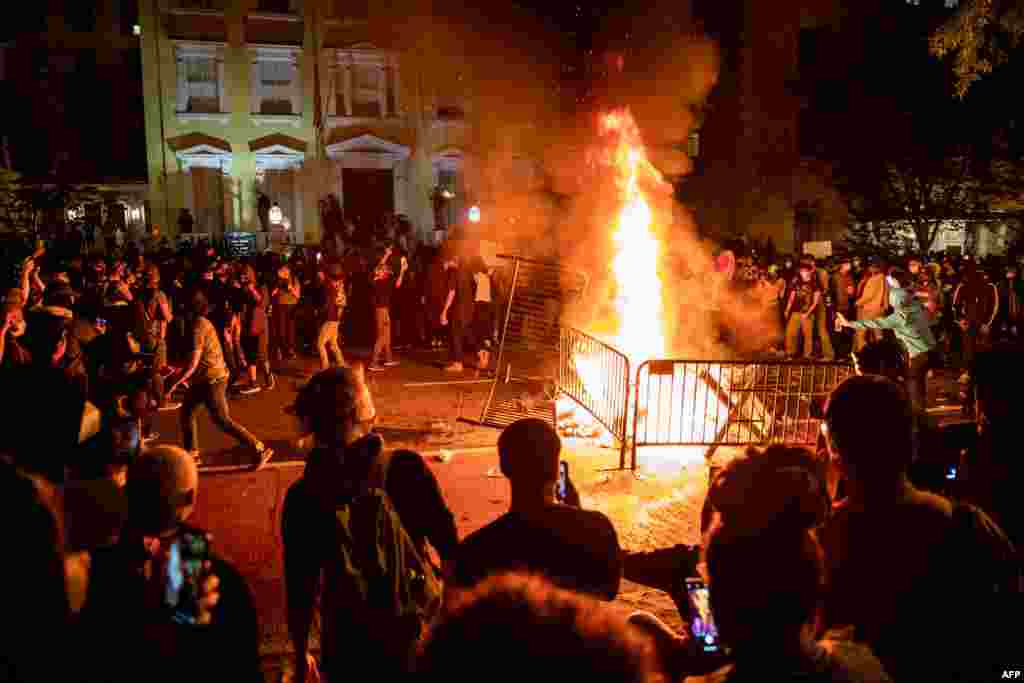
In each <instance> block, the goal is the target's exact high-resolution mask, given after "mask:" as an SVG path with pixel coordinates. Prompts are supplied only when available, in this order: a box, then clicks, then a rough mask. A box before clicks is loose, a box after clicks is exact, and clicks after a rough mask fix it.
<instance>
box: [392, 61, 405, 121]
mask: <svg viewBox="0 0 1024 683" xmlns="http://www.w3.org/2000/svg"><path fill="white" fill-rule="evenodd" d="M391 92H393V93H394V96H393V100H394V103H395V111H394V112H392V113H393V114H394V115H395V116H399V115H400V114H401V113H402V100H401V99H400V97H401V95H400V93H401V92H402V82H401V79H400V78H399V73H398V64H397V62H396V63H395V64H392V65H391Z"/></svg>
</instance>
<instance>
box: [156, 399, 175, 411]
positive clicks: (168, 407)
mask: <svg viewBox="0 0 1024 683" xmlns="http://www.w3.org/2000/svg"><path fill="white" fill-rule="evenodd" d="M178 408H181V404H180V403H179V402H177V401H165V402H164V404H163V405H162V406H160V407H159V408H157V410H159V411H160V412H161V413H166V412H170V411H172V410H177V409H178Z"/></svg>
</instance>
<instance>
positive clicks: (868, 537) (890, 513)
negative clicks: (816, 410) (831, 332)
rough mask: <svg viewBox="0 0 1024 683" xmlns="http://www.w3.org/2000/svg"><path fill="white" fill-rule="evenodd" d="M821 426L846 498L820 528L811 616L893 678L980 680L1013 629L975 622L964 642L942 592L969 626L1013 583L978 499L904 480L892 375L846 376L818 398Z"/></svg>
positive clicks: (907, 434) (903, 399)
mask: <svg viewBox="0 0 1024 683" xmlns="http://www.w3.org/2000/svg"><path fill="white" fill-rule="evenodd" d="M865 419H868V420H869V421H870V428H866V427H865ZM825 424H826V426H827V435H828V449H829V453H830V455H831V457H832V458H833V459H834V460H835V462H836V464H837V465H838V468H839V470H840V472H841V474H842V476H843V480H844V481H843V483H844V485H845V488H846V491H847V497H846V498H845V499H844V500H843V501H841V502H839V503H837V504H836V505H835V506H834V508H833V512H832V514H831V516H830V517H829V518H828V520H827V521H826V523H825V526H824V528H823V530H822V532H821V540H822V546H823V547H824V549H825V558H826V560H827V563H828V576H829V577H830V579H829V583H828V590H827V594H826V595H825V612H824V621H823V623H824V624H825V625H827V626H836V627H841V626H847V625H852V626H853V627H854V630H855V638H856V640H857V641H858V642H863V643H867V644H868V645H869V646H870V647H871V649H872V650H873V651H874V653H875V654H876V655H877V656H878V658H879V659H880V660H881V661H882V663H883V665H884V666H885V669H886V671H888V672H889V673H890V674H891V675H892V677H893V678H894V679H895V680H902V679H905V678H914V679H921V680H923V679H924V678H933V679H942V680H984V678H986V677H988V676H989V673H988V672H989V667H990V666H991V664H992V663H994V662H997V661H1006V660H1005V657H1006V656H1007V655H1008V654H1009V653H1010V652H1013V651H1014V650H1013V649H1012V648H1015V647H1016V645H1011V644H1010V643H1006V642H1004V641H1005V640H1006V639H1012V638H1015V637H1016V636H1015V635H1012V636H1011V635H1010V633H1009V632H1005V631H1004V630H1001V629H998V628H996V629H987V630H986V635H985V638H982V639H977V640H975V641H974V642H973V643H972V645H971V647H969V648H964V647H963V634H962V632H961V629H959V628H950V626H949V618H950V616H949V614H950V613H949V605H950V603H949V599H950V597H951V591H953V592H952V596H953V597H954V599H955V601H956V602H955V604H963V605H966V606H967V607H965V609H969V611H970V613H971V615H972V618H973V619H974V620H976V621H977V623H984V624H999V623H1005V620H1007V619H1010V618H1012V617H1011V612H1012V610H1014V609H1015V605H1014V603H1013V602H1012V601H1011V600H1010V599H1011V598H1012V597H1013V596H1014V595H1016V594H1018V593H1019V592H1020V590H1021V586H1020V581H1021V576H1020V564H1019V558H1018V557H1016V554H1015V552H1014V550H1013V547H1012V546H1011V545H1010V543H1009V542H1008V541H1007V539H1006V536H1005V535H1004V534H1003V532H1002V531H1001V530H1000V529H999V528H998V527H997V526H996V525H995V523H994V522H992V520H991V519H990V518H989V517H988V516H987V515H986V514H985V513H984V512H982V511H981V510H979V509H978V508H976V507H974V506H970V505H963V504H957V503H953V502H952V501H950V500H948V499H946V498H943V497H941V496H938V495H936V494H933V493H927V492H925V491H921V490H919V489H917V488H916V487H915V486H914V485H912V484H911V483H910V481H909V478H908V476H907V470H908V467H909V465H910V462H911V453H912V449H913V441H914V439H913V428H914V411H913V408H912V405H911V403H910V400H909V399H908V397H907V394H906V392H905V391H904V389H903V388H902V387H900V386H899V385H898V384H895V383H894V382H892V381H891V380H888V379H885V378H882V377H878V376H863V377H853V378H850V379H847V380H846V381H844V382H843V383H842V384H840V385H839V386H838V387H837V388H836V389H835V390H834V391H833V392H832V395H831V396H830V398H829V401H828V406H827V408H826V413H825ZM1005 647H1009V648H1011V649H1004V648H1005ZM958 677H959V678H958Z"/></svg>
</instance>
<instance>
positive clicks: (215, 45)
mask: <svg viewBox="0 0 1024 683" xmlns="http://www.w3.org/2000/svg"><path fill="white" fill-rule="evenodd" d="M171 42H172V44H173V45H174V49H175V50H176V51H177V57H178V58H179V59H181V58H183V57H206V58H209V59H221V58H223V53H224V49H225V48H226V47H227V46H228V44H227V43H224V42H220V41H203V42H196V41H194V40H173V41H171Z"/></svg>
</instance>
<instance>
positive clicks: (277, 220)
mask: <svg viewBox="0 0 1024 683" xmlns="http://www.w3.org/2000/svg"><path fill="white" fill-rule="evenodd" d="M283 218H284V213H283V212H282V211H281V207H280V206H278V205H277V204H274V205H273V206H272V207H270V223H271V224H272V225H281V220H282V219H283Z"/></svg>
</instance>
